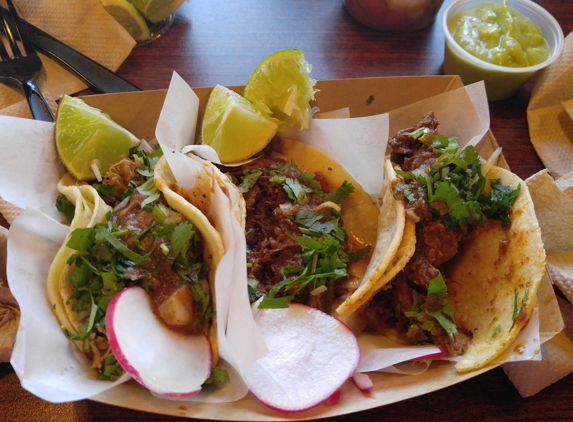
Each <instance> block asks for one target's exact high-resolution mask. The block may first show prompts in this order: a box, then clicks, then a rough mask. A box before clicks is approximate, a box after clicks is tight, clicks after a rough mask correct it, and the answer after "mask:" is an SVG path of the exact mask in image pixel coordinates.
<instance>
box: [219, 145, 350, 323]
mask: <svg viewBox="0 0 573 422" xmlns="http://www.w3.org/2000/svg"><path fill="white" fill-rule="evenodd" d="M224 171H225V172H226V173H227V175H228V176H229V177H230V178H231V180H232V181H233V182H234V183H235V184H237V185H238V186H239V190H241V192H242V193H243V196H244V199H245V203H246V212H247V217H246V224H245V232H246V241H247V265H248V278H249V292H250V298H251V302H253V301H255V300H256V299H258V298H259V297H261V296H263V295H264V296H265V300H264V301H263V303H262V306H263V307H283V306H286V303H287V302H290V301H296V302H302V303H305V304H307V305H309V306H312V307H315V308H317V309H320V310H322V311H323V312H326V313H329V312H330V310H331V307H332V303H333V300H334V291H335V284H337V283H338V282H339V281H341V280H342V279H343V278H345V277H347V275H348V274H347V273H346V266H347V261H348V253H349V245H348V243H347V240H348V234H347V233H346V231H345V230H344V228H343V227H342V220H341V219H340V214H339V210H340V207H339V204H336V203H334V202H333V200H332V199H331V198H329V197H328V193H327V192H329V186H328V183H327V182H326V180H325V178H324V177H323V176H322V175H321V174H320V173H316V174H315V173H311V172H308V171H305V170H300V169H299V168H298V167H297V166H296V164H294V163H288V162H287V161H285V160H284V159H282V158H278V157H277V158H274V157H271V156H269V155H266V154H265V155H263V156H261V157H259V158H258V159H256V160H254V161H252V162H250V163H248V164H245V165H243V166H240V167H228V168H224ZM350 186H351V185H350ZM317 288H319V289H318V290H316V289H317ZM311 292H312V293H311Z"/></svg>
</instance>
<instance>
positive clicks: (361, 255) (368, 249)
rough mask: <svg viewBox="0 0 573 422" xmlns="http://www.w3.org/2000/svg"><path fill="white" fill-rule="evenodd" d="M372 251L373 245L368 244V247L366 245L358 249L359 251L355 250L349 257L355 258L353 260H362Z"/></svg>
mask: <svg viewBox="0 0 573 422" xmlns="http://www.w3.org/2000/svg"><path fill="white" fill-rule="evenodd" d="M370 252H372V246H371V245H368V246H366V247H364V248H362V249H359V250H357V251H355V252H352V253H351V254H350V255H349V257H350V259H351V260H353V261H359V260H361V259H364V258H366V257H367V256H368V255H369V254H370Z"/></svg>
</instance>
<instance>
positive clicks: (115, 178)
mask: <svg viewBox="0 0 573 422" xmlns="http://www.w3.org/2000/svg"><path fill="white" fill-rule="evenodd" d="M139 167H141V163H140V162H139V161H138V160H128V159H126V158H124V159H122V160H121V161H119V162H118V163H116V164H114V165H113V166H111V167H110V168H109V170H108V171H107V173H106V174H104V176H103V179H104V183H105V184H106V185H108V186H115V187H117V193H116V195H115V199H116V200H117V199H119V200H121V198H123V197H124V196H125V193H126V192H127V189H128V185H129V183H130V182H133V183H135V184H136V185H137V186H139V185H141V184H142V183H143V182H145V177H144V176H142V175H141V174H139V172H138V171H137V169H138V168H139Z"/></svg>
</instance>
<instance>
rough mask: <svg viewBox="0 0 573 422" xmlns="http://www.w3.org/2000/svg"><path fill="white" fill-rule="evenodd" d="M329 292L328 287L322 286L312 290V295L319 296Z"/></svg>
mask: <svg viewBox="0 0 573 422" xmlns="http://www.w3.org/2000/svg"><path fill="white" fill-rule="evenodd" d="M327 290H328V289H327V287H326V286H325V285H324V284H323V285H322V286H318V287H317V288H316V289H314V290H312V291H311V292H310V294H311V295H313V296H318V295H319V294H321V293H322V292H325V291H327Z"/></svg>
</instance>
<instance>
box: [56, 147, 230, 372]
mask: <svg viewBox="0 0 573 422" xmlns="http://www.w3.org/2000/svg"><path fill="white" fill-rule="evenodd" d="M58 190H59V192H60V193H61V194H62V195H61V196H60V197H59V198H58V205H59V206H58V209H59V210H61V211H63V212H66V211H67V213H68V215H69V218H70V220H71V226H70V233H69V235H68V237H67V238H66V241H65V242H64V245H63V246H62V247H61V249H60V250H59V252H58V253H57V255H56V257H55V259H54V261H53V264H52V266H51V268H50V272H49V276H48V294H49V299H50V302H51V303H52V305H53V309H54V312H55V315H56V316H57V318H58V319H59V321H60V323H61V325H62V327H63V329H64V330H65V332H66V333H67V335H68V336H69V338H70V339H71V340H72V341H73V342H74V343H75V344H76V346H77V347H78V348H79V350H81V352H82V353H83V354H85V355H86V356H87V358H88V359H89V360H90V361H91V363H92V366H93V367H94V368H96V370H97V378H98V379H108V380H115V379H116V378H117V377H118V376H119V375H121V374H122V373H123V368H122V367H121V366H120V365H119V364H118V362H117V360H116V357H114V354H113V352H112V349H111V348H110V341H109V339H108V333H107V331H106V326H105V324H104V321H105V314H106V310H107V308H108V305H109V303H110V301H111V300H112V298H113V297H114V296H115V295H116V294H118V293H119V292H121V291H123V290H124V289H126V288H127V287H129V286H140V287H141V288H143V289H144V290H145V292H147V294H148V295H149V298H150V303H151V309H152V310H153V313H154V314H155V316H156V317H157V318H158V319H159V320H160V321H161V324H163V325H164V326H166V327H167V328H168V329H169V330H171V331H174V332H177V333H180V334H181V335H183V336H193V335H204V336H207V337H208V339H209V341H210V343H211V348H212V361H211V363H212V366H215V365H216V363H217V357H218V353H217V335H216V333H217V330H216V326H215V318H214V314H215V307H216V306H215V296H214V285H213V282H214V276H215V269H216V266H217V264H218V262H219V261H220V259H221V258H222V256H223V253H224V250H223V244H222V240H221V236H220V234H219V233H218V232H217V231H216V230H215V229H214V228H213V226H212V225H211V223H210V222H209V220H208V219H207V217H206V216H205V215H204V214H203V213H202V212H201V211H200V210H199V208H198V207H196V206H195V205H194V204H193V201H194V198H193V197H192V196H191V195H189V194H188V193H187V191H184V190H183V189H181V188H179V187H178V186H177V184H176V183H175V179H174V177H173V175H172V174H171V171H170V169H169V167H168V165H167V161H166V160H165V157H162V156H161V151H160V150H157V151H154V152H152V153H149V154H147V153H145V152H143V151H138V152H137V153H136V154H134V155H133V156H132V158H130V159H122V160H121V161H120V162H118V163H117V164H115V165H113V166H112V167H111V168H110V169H109V171H108V172H107V173H106V174H105V175H104V177H103V181H102V182H101V183H96V184H93V185H88V184H79V183H78V182H77V181H76V180H75V179H73V178H72V177H71V176H66V177H64V178H63V179H62V180H61V181H60V183H59V184H58ZM205 196H206V195H202V197H205Z"/></svg>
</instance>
